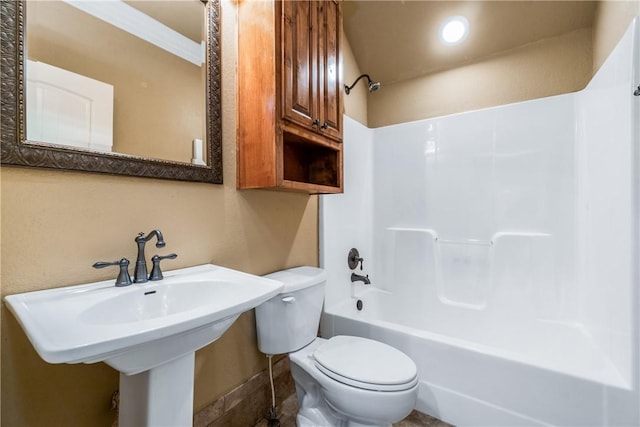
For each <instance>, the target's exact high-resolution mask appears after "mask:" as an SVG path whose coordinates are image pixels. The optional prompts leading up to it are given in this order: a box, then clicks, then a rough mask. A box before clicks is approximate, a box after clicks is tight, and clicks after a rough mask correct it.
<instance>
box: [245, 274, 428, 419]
mask: <svg viewBox="0 0 640 427" xmlns="http://www.w3.org/2000/svg"><path fill="white" fill-rule="evenodd" d="M267 277H269V278H270V279H274V280H279V281H281V282H283V283H284V289H283V291H282V292H281V293H280V294H279V295H277V296H275V297H273V298H272V299H271V300H269V301H267V302H265V303H264V304H262V305H260V306H258V307H257V308H256V326H257V330H258V347H259V348H260V351H262V352H263V353H266V354H280V353H288V354H289V359H290V362H291V365H290V366H291V375H292V377H293V380H294V382H295V386H296V395H297V398H298V407H299V412H298V415H297V424H298V426H300V427H307V426H308V427H311V426H313V427H317V426H337V427H342V426H345V427H346V426H349V427H355V426H390V425H391V424H392V423H394V422H396V421H399V420H401V419H403V418H404V417H406V416H407V415H408V414H409V413H410V412H411V410H412V409H413V408H414V406H415V403H416V399H417V396H418V376H417V369H416V365H415V363H414V362H413V361H412V360H411V359H410V358H409V357H408V356H407V355H405V354H404V353H402V352H401V351H399V350H397V349H395V348H393V347H391V346H389V345H387V344H384V343H381V342H378V341H374V340H371V339H367V338H361V337H353V336H336V337H333V338H330V339H324V338H319V337H317V336H316V334H317V331H318V326H319V321H320V314H321V312H322V302H323V299H324V283H325V281H326V273H325V272H324V271H323V270H322V269H319V268H315V267H297V268H294V269H290V270H284V271H280V272H276V273H273V274H270V275H268V276H267Z"/></svg>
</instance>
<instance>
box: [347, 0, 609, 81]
mask: <svg viewBox="0 0 640 427" xmlns="http://www.w3.org/2000/svg"><path fill="white" fill-rule="evenodd" d="M597 3H598V2H596V1H561V0H555V1H524V0H522V1H424V0H423V1H411V0H395V1H372V0H345V1H344V3H343V19H344V31H345V34H346V37H347V39H348V40H349V44H350V45H351V49H352V50H353V54H354V56H355V58H356V61H357V63H358V66H359V67H360V70H361V72H363V73H368V74H370V75H371V78H372V79H373V80H376V81H381V82H382V83H383V84H389V83H393V82H397V81H402V80H407V79H411V78H414V77H418V76H421V75H425V74H430V73H434V72H437V71H442V70H446V69H450V68H455V67H459V66H461V65H463V64H467V63H473V62H477V61H479V60H482V59H483V58H487V57H490V56H492V55H496V54H498V53H500V52H504V51H507V50H510V49H513V48H516V47H518V46H522V45H525V44H529V43H534V42H536V41H539V40H542V39H546V38H550V37H555V36H558V35H560V34H564V33H567V32H570V31H574V30H577V29H581V28H590V27H591V26H592V24H593V20H594V16H595V11H596V6H597ZM453 15H463V16H465V17H466V18H467V19H468V21H469V35H468V37H467V38H466V40H465V41H464V42H463V43H461V44H459V45H455V46H445V45H443V44H442V43H441V42H440V41H439V39H438V30H439V27H440V25H441V23H442V22H443V21H444V20H445V19H446V18H447V17H449V16H453Z"/></svg>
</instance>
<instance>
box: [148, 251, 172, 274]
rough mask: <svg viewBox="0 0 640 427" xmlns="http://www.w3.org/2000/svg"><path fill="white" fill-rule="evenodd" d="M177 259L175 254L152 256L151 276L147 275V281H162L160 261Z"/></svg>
mask: <svg viewBox="0 0 640 427" xmlns="http://www.w3.org/2000/svg"><path fill="white" fill-rule="evenodd" d="M177 257H178V255H177V254H169V255H164V256H160V255H154V256H152V257H151V262H152V263H153V267H152V268H151V274H149V280H162V279H163V278H164V276H163V275H162V270H160V261H162V260H163V259H176V258H177Z"/></svg>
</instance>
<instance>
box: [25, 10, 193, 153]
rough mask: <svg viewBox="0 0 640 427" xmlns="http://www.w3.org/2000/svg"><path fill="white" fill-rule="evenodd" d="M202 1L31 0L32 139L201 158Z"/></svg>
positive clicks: (29, 116)
mask: <svg viewBox="0 0 640 427" xmlns="http://www.w3.org/2000/svg"><path fill="white" fill-rule="evenodd" d="M203 8H204V6H203V4H202V3H201V2H200V1H199V0H189V1H184V0H183V1H161V2H158V1H141V0H134V1H128V2H124V1H119V0H115V1H88V2H87V1H77V0H49V1H28V2H27V20H26V22H27V28H26V35H27V46H26V51H27V64H26V76H27V86H26V91H27V140H30V141H37V142H45V143H54V144H62V145H70V146H73V147H76V148H85V149H94V150H102V151H107V152H110V151H113V152H117V153H122V154H131V155H135V156H140V157H151V158H157V159H163V160H173V161H178V162H185V163H189V162H192V161H193V162H194V163H197V164H203V163H204V162H203V146H202V140H203V139H204V132H205V127H204V119H205V103H204V95H205V70H206V68H205V67H204V63H205V50H204V42H203V39H204V14H203ZM194 141H196V142H195V144H194ZM194 145H195V147H194ZM192 159H193V160H192Z"/></svg>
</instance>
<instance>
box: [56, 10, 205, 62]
mask: <svg viewBox="0 0 640 427" xmlns="http://www.w3.org/2000/svg"><path fill="white" fill-rule="evenodd" d="M62 1H64V2H65V3H67V4H68V5H70V6H73V7H75V8H77V9H79V10H81V11H83V12H85V13H88V14H89V15H92V16H94V17H96V18H98V19H101V20H103V21H104V22H107V23H109V24H111V25H113V26H114V27H117V28H120V29H121V30H123V31H126V32H128V33H130V34H133V35H134V36H136V37H139V38H141V39H142V40H145V41H147V42H149V43H151V44H154V45H155V46H157V47H159V48H161V49H164V50H166V51H167V52H170V53H172V54H174V55H176V56H178V57H180V58H182V59H184V60H185V61H189V62H191V63H192V64H194V65H196V66H198V67H200V66H201V65H202V64H204V61H205V45H204V42H200V43H197V42H194V41H193V40H191V39H190V38H188V37H185V36H183V35H182V34H180V33H179V32H177V31H175V30H173V29H171V28H169V27H167V26H166V25H164V24H162V23H161V22H158V21H156V20H155V19H153V18H151V17H150V16H148V15H146V14H144V13H142V12H140V11H139V10H138V9H136V8H134V7H131V6H129V5H128V4H126V3H124V2H122V1H121V0H101V1H95V0H62Z"/></svg>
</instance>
